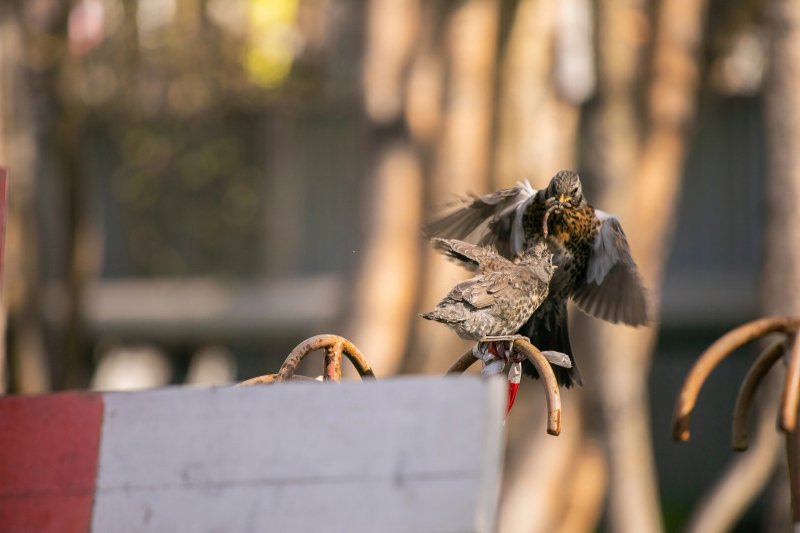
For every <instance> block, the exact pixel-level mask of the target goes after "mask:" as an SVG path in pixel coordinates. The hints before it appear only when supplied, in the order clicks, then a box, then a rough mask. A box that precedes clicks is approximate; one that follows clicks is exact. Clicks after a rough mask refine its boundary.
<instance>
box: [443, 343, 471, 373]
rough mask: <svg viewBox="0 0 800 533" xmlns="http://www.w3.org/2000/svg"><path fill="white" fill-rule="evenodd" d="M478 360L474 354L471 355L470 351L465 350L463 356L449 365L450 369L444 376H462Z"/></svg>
mask: <svg viewBox="0 0 800 533" xmlns="http://www.w3.org/2000/svg"><path fill="white" fill-rule="evenodd" d="M477 360H478V358H477V357H475V354H474V353H472V349H469V350H467V351H466V352H464V354H463V355H462V356H461V357H459V358H458V359H456V361H455V363H453V364H452V365H450V368H448V369H447V372H445V374H462V373H464V372H465V371H466V370H467V369H468V368H469V367H471V366H472V365H473V363H475V361H477Z"/></svg>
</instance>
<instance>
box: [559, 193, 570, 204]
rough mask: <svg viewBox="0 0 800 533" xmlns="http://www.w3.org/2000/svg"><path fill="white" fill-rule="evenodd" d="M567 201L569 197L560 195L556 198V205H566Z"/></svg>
mask: <svg viewBox="0 0 800 533" xmlns="http://www.w3.org/2000/svg"><path fill="white" fill-rule="evenodd" d="M569 201H570V197H569V196H567V195H566V194H562V195H561V196H559V197H558V203H559V204H561V205H564V204H567V203H569Z"/></svg>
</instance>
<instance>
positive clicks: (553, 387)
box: [446, 339, 561, 436]
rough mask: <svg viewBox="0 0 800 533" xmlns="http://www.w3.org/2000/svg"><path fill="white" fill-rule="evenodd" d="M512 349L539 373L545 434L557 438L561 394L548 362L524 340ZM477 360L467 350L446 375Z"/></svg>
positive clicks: (516, 342) (460, 369) (559, 430)
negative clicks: (545, 402)
mask: <svg viewBox="0 0 800 533" xmlns="http://www.w3.org/2000/svg"><path fill="white" fill-rule="evenodd" d="M513 349H516V350H517V351H518V352H519V353H521V354H522V355H524V356H525V357H526V358H527V359H528V361H530V362H531V363H533V366H534V367H536V370H537V371H538V372H539V376H540V377H541V382H542V386H543V387H544V393H545V399H546V400H547V433H549V434H550V435H556V436H558V435H559V434H560V433H561V392H560V390H559V388H558V380H557V379H556V375H555V374H554V373H553V368H552V367H551V366H550V362H549V361H548V360H547V358H546V357H545V356H544V354H543V353H542V352H541V351H539V349H538V348H536V346H534V345H533V344H531V343H530V342H528V341H526V340H523V339H515V340H514V343H513V346H512V350H513ZM477 360H478V359H477V358H476V357H475V356H474V355H473V353H472V350H469V351H467V352H465V353H464V354H463V355H461V356H460V357H459V358H458V359H456V361H455V362H454V363H453V364H452V365H450V368H448V369H447V372H446V374H461V373H463V372H464V371H465V370H467V369H468V368H469V367H470V366H472V364H473V363H474V362H475V361H477Z"/></svg>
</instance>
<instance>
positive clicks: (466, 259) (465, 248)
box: [431, 238, 513, 272]
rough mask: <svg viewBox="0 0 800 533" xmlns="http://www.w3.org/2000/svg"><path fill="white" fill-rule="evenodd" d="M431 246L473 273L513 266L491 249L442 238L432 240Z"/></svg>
mask: <svg viewBox="0 0 800 533" xmlns="http://www.w3.org/2000/svg"><path fill="white" fill-rule="evenodd" d="M431 244H432V245H433V247H434V248H435V249H436V250H438V251H439V252H441V253H443V254H444V255H446V256H447V257H449V258H450V259H453V260H455V261H456V262H457V263H459V264H460V265H461V266H463V267H465V268H466V269H467V270H470V271H473V272H475V271H477V272H488V271H496V270H501V269H504V268H508V267H510V266H513V264H512V263H511V261H509V260H508V259H506V258H504V257H503V256H501V255H500V254H498V253H497V251H496V250H495V249H494V248H491V247H487V246H479V245H477V244H471V243H468V242H464V241H459V240H456V239H440V238H433V239H431Z"/></svg>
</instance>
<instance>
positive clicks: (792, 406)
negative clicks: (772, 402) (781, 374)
mask: <svg viewBox="0 0 800 533" xmlns="http://www.w3.org/2000/svg"><path fill="white" fill-rule="evenodd" d="M798 404H800V342H797V335H794V336H793V338H792V347H791V352H790V355H789V363H788V364H787V365H786V384H785V385H784V387H783V397H782V398H781V410H780V417H779V419H778V425H779V426H780V428H781V429H782V430H783V431H786V432H787V433H788V432H793V431H795V430H796V429H797V408H798Z"/></svg>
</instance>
